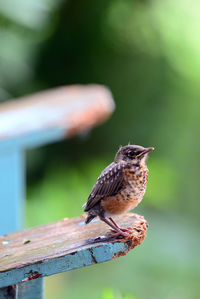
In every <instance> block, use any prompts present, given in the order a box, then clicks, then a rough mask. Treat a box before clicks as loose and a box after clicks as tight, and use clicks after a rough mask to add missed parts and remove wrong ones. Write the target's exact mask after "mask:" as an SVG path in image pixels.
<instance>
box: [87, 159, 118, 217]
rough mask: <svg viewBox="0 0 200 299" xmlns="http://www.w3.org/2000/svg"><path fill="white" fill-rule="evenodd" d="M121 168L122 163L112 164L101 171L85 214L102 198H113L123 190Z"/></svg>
mask: <svg viewBox="0 0 200 299" xmlns="http://www.w3.org/2000/svg"><path fill="white" fill-rule="evenodd" d="M123 168H124V165H123V164H122V163H115V162H112V163H111V164H110V165H108V166H107V167H106V168H105V169H104V170H103V171H102V173H101V174H100V176H99V177H98V179H97V181H96V184H95V185H94V186H93V188H92V191H91V193H90V195H89V197H88V201H87V203H86V205H85V208H84V211H85V212H88V211H89V210H90V209H91V208H93V207H94V206H95V205H96V204H97V203H98V202H99V201H100V200H101V199H103V198H104V197H107V196H114V195H115V194H117V193H118V192H119V191H120V190H121V189H122V188H123V178H122V171H123Z"/></svg>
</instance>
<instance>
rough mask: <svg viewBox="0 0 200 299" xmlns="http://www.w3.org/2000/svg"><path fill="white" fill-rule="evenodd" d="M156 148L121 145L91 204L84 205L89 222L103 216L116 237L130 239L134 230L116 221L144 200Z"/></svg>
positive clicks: (106, 170)
mask: <svg viewBox="0 0 200 299" xmlns="http://www.w3.org/2000/svg"><path fill="white" fill-rule="evenodd" d="M153 150H154V147H147V148H145V147H143V146H140V145H131V144H128V145H126V146H121V147H120V148H119V150H118V151H117V153H116V155H115V159H114V161H113V162H112V163H111V164H109V165H108V166H107V167H106V168H105V169H104V170H103V171H102V172H101V174H100V175H99V177H98V178H97V181H96V183H95V184H94V186H93V188H92V191H91V193H90V194H89V197H88V200H87V202H86V203H85V204H84V205H83V208H84V212H86V213H87V218H86V220H85V223H86V224H88V223H90V222H91V221H92V220H93V219H94V218H95V217H99V219H100V220H102V221H104V222H105V223H106V224H107V225H109V226H110V227H111V231H112V232H114V234H113V235H112V236H113V237H114V236H123V237H126V236H128V235H129V234H130V233H131V232H130V228H120V227H119V226H118V225H117V223H116V222H115V221H114V220H113V217H114V216H117V215H121V214H123V213H126V212H128V211H130V210H132V209H134V208H135V207H136V206H137V205H138V204H139V203H140V202H141V200H142V198H143V196H144V194H145V191H146V186H147V180H148V168H147V165H146V161H147V157H148V154H149V152H151V151H153Z"/></svg>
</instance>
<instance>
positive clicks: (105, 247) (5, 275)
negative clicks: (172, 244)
mask: <svg viewBox="0 0 200 299" xmlns="http://www.w3.org/2000/svg"><path fill="white" fill-rule="evenodd" d="M127 250H128V245H127V244H126V243H122V242H116V243H101V245H99V244H98V245H97V244H96V245H94V246H91V245H90V246H85V248H83V249H80V250H78V251H77V252H75V253H71V254H67V255H65V256H62V257H55V258H52V259H46V260H44V261H43V262H40V263H37V264H33V265H28V266H24V267H23V268H18V269H17V268H16V269H13V270H10V271H7V272H0V288H2V287H5V286H8V285H12V284H17V283H20V282H22V281H23V280H24V279H26V278H28V277H29V273H30V271H32V272H35V271H36V272H38V273H39V274H41V276H42V277H44V276H49V275H52V274H56V273H60V272H65V271H70V270H73V269H77V268H82V267H85V266H90V265H92V264H95V263H102V262H106V261H109V260H112V259H113V258H114V257H115V255H116V254H117V253H119V252H125V251H127Z"/></svg>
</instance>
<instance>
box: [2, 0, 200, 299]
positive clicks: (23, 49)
mask: <svg viewBox="0 0 200 299" xmlns="http://www.w3.org/2000/svg"><path fill="white" fill-rule="evenodd" d="M199 30H200V2H198V1H196V0H192V1H189V0H175V1H173V0H165V1H159V0H151V1H150V0H143V1H142V0H137V1H136V0H111V1H106V0H102V1H95V0H93V1H89V0H88V1H80V0H77V1H71V0H68V1H64V0H63V1H57V2H55V1H50V0H37V1H36V0H34V1H33V0H20V1H11V0H3V1H1V3H0V44H1V46H0V99H1V100H2V101H3V100H7V99H9V98H11V97H14V96H20V95H24V94H26V93H28V92H29V93H30V92H34V91H36V90H40V89H45V88H49V87H53V86H57V85H62V84H72V83H91V82H95V83H102V84H105V85H107V86H109V87H110V89H111V90H112V92H113V95H114V98H115V101H116V111H115V112H114V114H113V116H112V118H111V119H110V120H109V121H108V122H106V123H105V124H104V125H102V126H101V127H99V128H96V129H94V130H93V132H92V134H91V135H90V136H89V138H87V139H85V140H79V139H75V138H74V139H73V140H67V141H65V142H62V143H60V144H57V145H50V146H48V147H46V148H43V149H38V150H35V151H31V152H29V153H28V159H27V160H28V204H27V224H28V225H29V226H30V225H36V224H42V223H46V222H49V221H54V220H57V219H60V218H62V217H72V216H77V215H79V214H80V213H82V209H81V205H82V204H83V203H84V202H85V201H86V200H87V196H88V193H89V192H90V190H91V187H92V185H93V183H94V182H95V179H96V177H97V176H98V175H99V172H100V171H101V170H102V169H103V168H104V167H105V166H106V165H107V164H108V163H110V162H111V161H112V159H113V157H114V153H115V151H116V150H117V149H118V147H119V145H121V144H122V145H125V144H127V143H128V142H131V143H136V144H142V145H144V146H155V147H156V151H155V152H153V153H151V154H150V158H149V162H148V166H149V169H150V175H149V184H148V190H147V194H146V195H145V198H144V200H143V202H142V203H141V204H140V206H139V207H138V208H137V209H136V210H137V212H138V213H139V212H140V213H141V214H144V215H145V218H147V220H148V221H149V224H150V227H149V232H148V237H147V239H146V240H145V242H144V243H143V245H142V246H141V247H140V248H136V249H135V252H133V253H130V254H129V255H128V256H127V257H126V258H121V259H118V260H116V261H114V262H112V263H107V264H103V265H97V266H93V267H91V268H87V269H81V270H76V271H73V272H70V273H67V274H63V275H60V276H59V277H53V278H49V279H47V285H48V287H47V294H48V296H47V297H48V298H55V297H56V298H66V297H69V298H75V299H77V298H79V297H81V298H103V299H104V298H106V299H107V298H113V297H114V298H126V299H127V298H129V297H130V298H134V299H135V298H138V299H142V298H166V299H175V298H176V299H179V298H181V299H189V298H191V299H196V298H198V296H199V293H200V289H199V282H198V279H197V278H198V276H199V275H200V265H199V263H198V258H199V257H198V255H199V247H200V244H199V241H198V239H197V235H198V229H197V228H198V226H199V208H200V201H199V163H200V159H199V152H200V151H199V148H200V139H199V128H200V100H199V99H200V84H199V80H200V34H199Z"/></svg>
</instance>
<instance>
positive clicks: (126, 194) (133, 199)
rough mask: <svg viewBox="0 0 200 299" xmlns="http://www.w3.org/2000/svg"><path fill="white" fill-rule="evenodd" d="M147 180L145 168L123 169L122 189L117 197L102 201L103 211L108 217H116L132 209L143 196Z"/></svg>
mask: <svg viewBox="0 0 200 299" xmlns="http://www.w3.org/2000/svg"><path fill="white" fill-rule="evenodd" d="M147 180H148V169H147V167H144V168H140V169H134V168H129V169H124V170H123V188H122V189H121V190H120V192H119V193H118V194H117V195H115V196H110V197H106V198H104V199H103V200H102V206H103V208H104V210H105V211H106V212H107V213H108V214H110V215H115V214H116V215H117V214H122V213H124V212H127V211H130V210H132V209H134V208H135V207H136V206H137V205H138V204H139V203H140V202H141V200H142V198H143V196H144V194H145V191H146V185H147Z"/></svg>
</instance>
